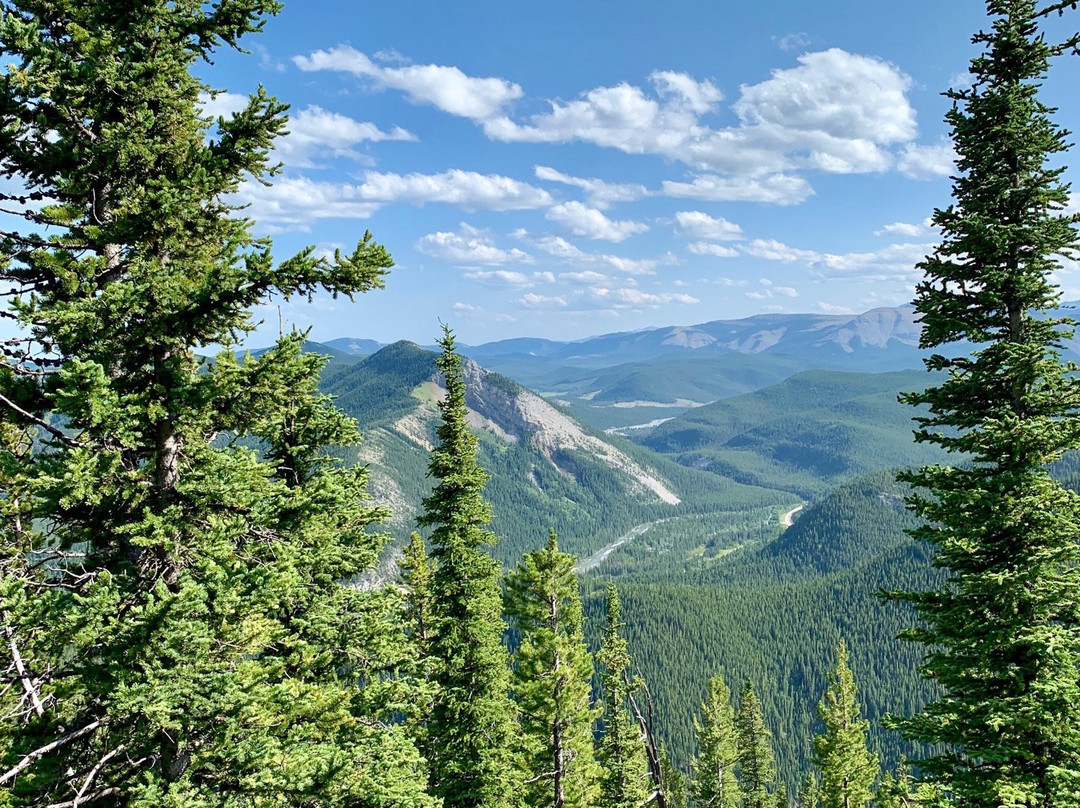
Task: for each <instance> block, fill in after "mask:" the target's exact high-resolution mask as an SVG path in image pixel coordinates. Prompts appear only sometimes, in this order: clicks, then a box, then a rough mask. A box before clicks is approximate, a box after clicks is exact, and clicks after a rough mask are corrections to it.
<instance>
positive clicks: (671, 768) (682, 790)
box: [660, 747, 689, 808]
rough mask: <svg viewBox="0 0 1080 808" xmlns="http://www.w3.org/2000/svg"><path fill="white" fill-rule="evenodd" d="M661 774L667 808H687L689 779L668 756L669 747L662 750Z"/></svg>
mask: <svg viewBox="0 0 1080 808" xmlns="http://www.w3.org/2000/svg"><path fill="white" fill-rule="evenodd" d="M660 772H661V780H662V783H661V785H662V786H663V792H664V803H665V805H666V806H667V808H687V807H688V805H689V802H688V801H687V796H688V795H687V790H686V786H687V782H686V781H687V777H686V774H685V772H683V771H682V769H680V768H679V767H678V766H676V765H675V762H674V761H673V760H672V759H671V756H670V755H669V754H668V751H667V747H661V749H660Z"/></svg>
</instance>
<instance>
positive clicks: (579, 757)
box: [506, 531, 600, 808]
mask: <svg viewBox="0 0 1080 808" xmlns="http://www.w3.org/2000/svg"><path fill="white" fill-rule="evenodd" d="M575 562H576V559H575V558H574V556H572V555H569V554H567V553H560V552H559V544H558V539H557V538H556V536H555V532H554V531H552V532H551V535H550V538H549V539H548V543H547V546H546V547H544V548H543V549H540V550H535V551H533V552H531V553H528V554H527V555H526V556H525V558H524V559H523V560H522V561H521V563H520V564H519V565H518V567H517V568H516V569H515V570H514V571H513V572H511V573H510V575H508V576H507V579H506V614H507V616H508V617H510V618H511V619H512V620H513V622H514V625H516V627H517V629H518V631H519V632H520V633H521V642H520V644H519V646H518V649H517V652H516V653H515V654H514V672H513V679H512V688H513V694H514V697H515V701H516V703H517V706H518V710H519V712H520V715H521V735H522V739H521V740H522V747H523V749H524V757H525V767H524V771H523V775H524V778H525V783H526V786H525V792H524V794H525V803H526V804H527V805H529V806H532V807H533V808H541V806H552V807H553V808H563V807H564V806H565V807H566V808H571V807H573V808H584V807H585V806H590V805H592V804H593V803H594V802H595V801H596V795H597V789H598V787H599V780H600V770H599V767H598V766H597V764H596V756H595V752H594V749H593V724H595V723H596V719H597V718H598V717H599V711H597V710H595V709H593V707H592V704H591V703H590V699H591V696H592V676H593V663H592V656H591V655H590V654H589V649H588V648H587V647H586V645H585V627H584V614H583V612H582V606H581V593H580V591H579V589H578V580H577V574H576V573H575V572H574V563H575Z"/></svg>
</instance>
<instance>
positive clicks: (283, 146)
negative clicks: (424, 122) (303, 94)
mask: <svg viewBox="0 0 1080 808" xmlns="http://www.w3.org/2000/svg"><path fill="white" fill-rule="evenodd" d="M288 130H289V134H288V135H286V136H284V137H282V138H279V139H278V140H277V141H276V142H275V144H274V151H275V152H276V156H277V157H278V158H279V159H280V160H281V161H282V162H284V163H285V165H286V166H289V167H290V168H310V167H313V166H315V165H316V158H317V157H325V156H333V157H351V158H354V159H355V158H358V157H359V156H360V155H359V154H357V152H356V151H354V147H355V146H357V145H358V144H360V143H364V142H370V143H378V142H380V141H387V140H397V141H416V139H417V138H416V135H414V134H412V133H411V132H407V131H406V130H404V129H402V128H401V127H394V128H393V129H392V130H391V131H389V132H384V131H382V130H381V129H379V127H377V126H376V125H375V124H373V123H368V122H366V121H357V120H354V119H352V118H350V117H348V116H346V115H341V114H339V113H336V112H329V111H327V110H325V109H323V108H322V107H308V108H307V109H303V110H301V111H300V112H298V113H296V114H295V115H292V116H290V118H289V125H288Z"/></svg>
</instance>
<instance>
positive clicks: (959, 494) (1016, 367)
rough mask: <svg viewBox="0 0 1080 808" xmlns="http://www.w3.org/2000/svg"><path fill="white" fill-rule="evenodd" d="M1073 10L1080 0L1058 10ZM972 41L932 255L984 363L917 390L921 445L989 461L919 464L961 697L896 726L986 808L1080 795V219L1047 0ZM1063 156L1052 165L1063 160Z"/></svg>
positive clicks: (930, 607)
mask: <svg viewBox="0 0 1080 808" xmlns="http://www.w3.org/2000/svg"><path fill="white" fill-rule="evenodd" d="M1051 5H1052V6H1054V7H1056V8H1057V9H1058V10H1064V9H1065V8H1066V7H1067V6H1070V5H1071V6H1072V7H1073V8H1075V3H1054V4H1051ZM987 10H988V13H989V15H990V16H991V18H992V20H991V27H990V29H989V30H988V31H985V32H981V33H979V34H978V35H977V36H976V37H975V40H974V41H975V43H976V44H977V45H979V46H981V47H982V48H983V51H982V53H980V54H979V55H978V56H976V57H975V58H974V59H973V60H972V63H971V73H972V76H973V77H974V81H973V86H972V88H971V89H968V90H963V91H952V92H950V93H949V95H950V97H951V98H952V99H953V102H954V106H953V108H952V110H951V111H950V112H949V114H948V115H947V121H948V123H949V124H950V126H951V127H952V133H953V141H954V144H955V147H956V151H957V154H958V155H959V160H958V163H957V168H958V176H957V178H956V180H955V183H954V186H953V196H954V200H955V203H954V204H953V205H950V206H949V207H947V208H945V209H943V210H937V211H935V213H934V223H935V224H936V225H937V226H938V227H939V228H940V229H941V232H942V242H941V244H940V245H939V246H938V247H937V249H936V250H935V251H934V253H933V255H931V256H930V257H929V258H927V260H926V261H924V262H923V263H922V264H921V265H920V267H921V269H922V270H923V271H924V272H925V274H926V277H925V279H924V280H923V281H922V282H920V284H919V285H918V288H917V300H916V306H917V308H918V310H919V312H920V314H921V315H922V321H923V324H924V330H923V336H922V344H923V347H925V348H934V347H938V346H942V345H951V344H953V343H956V342H957V341H960V340H966V341H967V342H969V343H972V344H973V345H974V346H975V350H974V351H973V352H972V353H971V354H970V355H960V356H955V357H952V358H947V357H944V356H941V355H934V356H932V357H931V358H930V359H929V360H928V361H927V366H928V368H930V369H932V370H945V371H947V372H948V378H947V379H946V380H945V381H944V382H942V383H941V384H940V385H938V386H936V387H932V388H930V389H928V390H926V391H925V392H923V393H919V394H913V395H910V396H907V397H906V398H907V401H908V402H909V403H912V404H916V405H926V406H928V407H929V409H930V415H929V416H927V417H925V418H922V419H920V429H919V431H918V433H917V439H918V440H919V441H922V442H929V443H931V444H936V445H938V446H941V447H943V448H945V449H947V450H950V451H956V452H964V453H967V454H968V455H969V456H970V457H971V458H972V460H973V461H974V462H973V463H972V464H971V465H969V466H965V467H962V468H950V467H943V466H931V467H928V468H924V469H922V470H921V471H920V472H918V473H917V474H911V475H907V478H908V479H909V480H910V481H911V482H912V483H914V484H915V485H917V486H919V487H921V488H922V489H923V491H922V492H920V493H919V494H918V495H917V496H915V497H913V498H912V506H913V507H914V508H915V510H916V511H917V512H918V513H919V514H920V515H922V516H924V517H925V518H926V519H927V521H928V522H929V524H928V525H927V526H925V527H923V528H921V529H919V530H918V531H917V534H916V535H918V537H919V538H922V539H924V540H926V541H928V542H929V543H931V544H932V545H933V547H934V548H935V551H936V556H935V564H936V565H938V566H940V567H942V568H944V569H945V570H947V572H948V580H947V583H946V584H945V586H944V587H942V588H940V589H938V590H936V591H927V592H922V593H915V594H907V595H905V597H906V599H907V600H909V601H911V602H912V603H914V604H915V607H916V610H917V612H918V614H919V616H920V617H921V618H922V621H923V624H922V626H921V627H920V628H918V629H916V630H914V631H912V632H910V633H909V635H908V636H909V637H910V638H912V639H914V640H917V641H919V642H920V643H922V644H924V645H925V646H926V648H927V651H928V653H927V657H926V662H925V665H924V668H923V670H924V673H925V675H926V676H928V677H931V678H932V679H933V680H934V681H935V682H937V683H939V684H940V685H941V687H942V688H943V689H944V693H943V695H942V697H941V698H940V699H938V700H937V701H935V702H934V703H933V704H931V705H930V706H929V707H927V709H926V710H925V711H924V712H923V713H922V714H921V715H918V716H915V717H912V718H910V719H907V720H903V721H899V722H897V723H898V724H899V725H900V726H901V727H902V728H903V729H904V730H905V732H906V733H907V734H908V736H909V737H912V738H916V739H919V740H922V741H925V742H928V743H931V744H940V745H941V746H940V747H939V748H940V749H942V750H943V751H941V752H940V753H939V754H937V755H935V756H933V757H932V758H930V759H929V760H925V761H922V762H920V764H919V768H920V771H922V772H925V773H926V774H927V775H928V776H929V777H930V778H932V780H933V781H934V782H936V783H938V784H940V785H941V786H942V787H944V788H945V789H946V790H947V791H948V792H949V793H951V794H952V795H954V796H955V799H956V800H957V801H958V802H959V803H961V804H963V805H965V806H971V807H972V808H981V807H982V806H988V807H989V806H995V807H996V806H1001V805H1009V806H1051V805H1073V804H1077V803H1078V802H1080V682H1078V679H1077V670H1078V668H1080V605H1078V604H1080V497H1077V495H1076V494H1075V493H1074V492H1072V491H1068V490H1066V489H1064V488H1062V487H1061V486H1060V485H1059V484H1058V483H1056V482H1055V481H1054V480H1053V479H1052V478H1051V476H1050V472H1049V470H1048V468H1047V464H1049V463H1051V462H1052V461H1055V460H1057V459H1059V458H1060V457H1061V456H1062V454H1063V453H1064V452H1065V451H1066V450H1068V449H1072V448H1076V447H1077V446H1078V445H1080V426H1078V423H1080V422H1078V419H1077V418H1076V415H1077V413H1078V410H1080V380H1078V379H1077V378H1076V376H1075V374H1074V373H1072V371H1073V370H1074V368H1071V367H1069V366H1067V365H1065V364H1063V363H1062V362H1061V360H1060V357H1059V350H1058V347H1057V346H1059V345H1060V344H1061V342H1062V341H1063V339H1064V338H1065V337H1066V336H1067V335H1068V334H1070V333H1071V328H1072V325H1073V323H1072V322H1071V321H1067V320H1062V319H1055V318H1053V317H1046V316H1043V315H1044V313H1045V312H1047V311H1048V310H1051V309H1053V308H1055V307H1056V305H1057V303H1058V300H1059V297H1060V292H1059V290H1058V289H1057V287H1056V286H1055V285H1054V283H1053V280H1052V273H1053V272H1055V271H1056V270H1057V269H1058V268H1059V266H1060V258H1059V256H1061V255H1063V254H1070V253H1074V252H1075V251H1076V250H1077V249H1078V247H1080V243H1078V238H1077V231H1076V227H1075V226H1076V224H1077V222H1078V221H1080V217H1077V216H1069V215H1063V213H1062V209H1063V208H1064V207H1065V205H1066V204H1067V202H1068V187H1067V186H1066V185H1065V184H1064V183H1063V182H1062V181H1061V175H1062V171H1063V169H1062V168H1061V167H1060V166H1058V165H1057V163H1056V156H1057V155H1059V154H1061V153H1062V152H1064V151H1065V150H1066V148H1067V144H1066V140H1065V134H1064V133H1063V132H1062V131H1061V130H1060V129H1058V128H1057V127H1056V126H1055V124H1054V123H1053V122H1052V120H1051V117H1050V116H1051V113H1052V110H1051V109H1048V108H1047V107H1046V106H1045V105H1044V104H1043V103H1042V102H1041V101H1040V100H1039V84H1040V82H1041V80H1042V79H1043V77H1044V76H1045V74H1046V72H1047V70H1048V68H1049V65H1050V61H1051V59H1052V58H1053V57H1054V56H1055V55H1057V54H1060V53H1062V52H1064V51H1065V50H1069V49H1073V48H1075V46H1076V45H1077V43H1078V42H1080V37H1073V38H1072V39H1071V40H1070V42H1069V43H1067V44H1064V45H1059V44H1054V43H1052V42H1051V41H1049V40H1048V39H1047V38H1046V37H1045V36H1044V35H1043V34H1042V32H1040V30H1039V25H1040V17H1041V16H1042V14H1043V13H1045V11H1046V10H1045V9H1042V10H1040V9H1038V8H1037V6H1036V4H1035V2H1033V0H990V2H988V3H987ZM1051 161H1054V162H1051Z"/></svg>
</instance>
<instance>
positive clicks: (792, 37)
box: [773, 33, 810, 51]
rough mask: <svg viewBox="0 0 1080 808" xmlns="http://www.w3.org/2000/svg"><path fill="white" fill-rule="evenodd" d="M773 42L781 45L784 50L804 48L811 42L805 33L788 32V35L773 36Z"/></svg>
mask: <svg viewBox="0 0 1080 808" xmlns="http://www.w3.org/2000/svg"><path fill="white" fill-rule="evenodd" d="M773 42H775V43H776V44H777V45H779V46H780V50H783V51H796V50H802V49H803V48H805V47H806V46H807V45H809V44H810V37H808V36H807V35H806V34H803V33H796V34H787V35H786V36H781V37H775V36H774V37H773Z"/></svg>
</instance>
